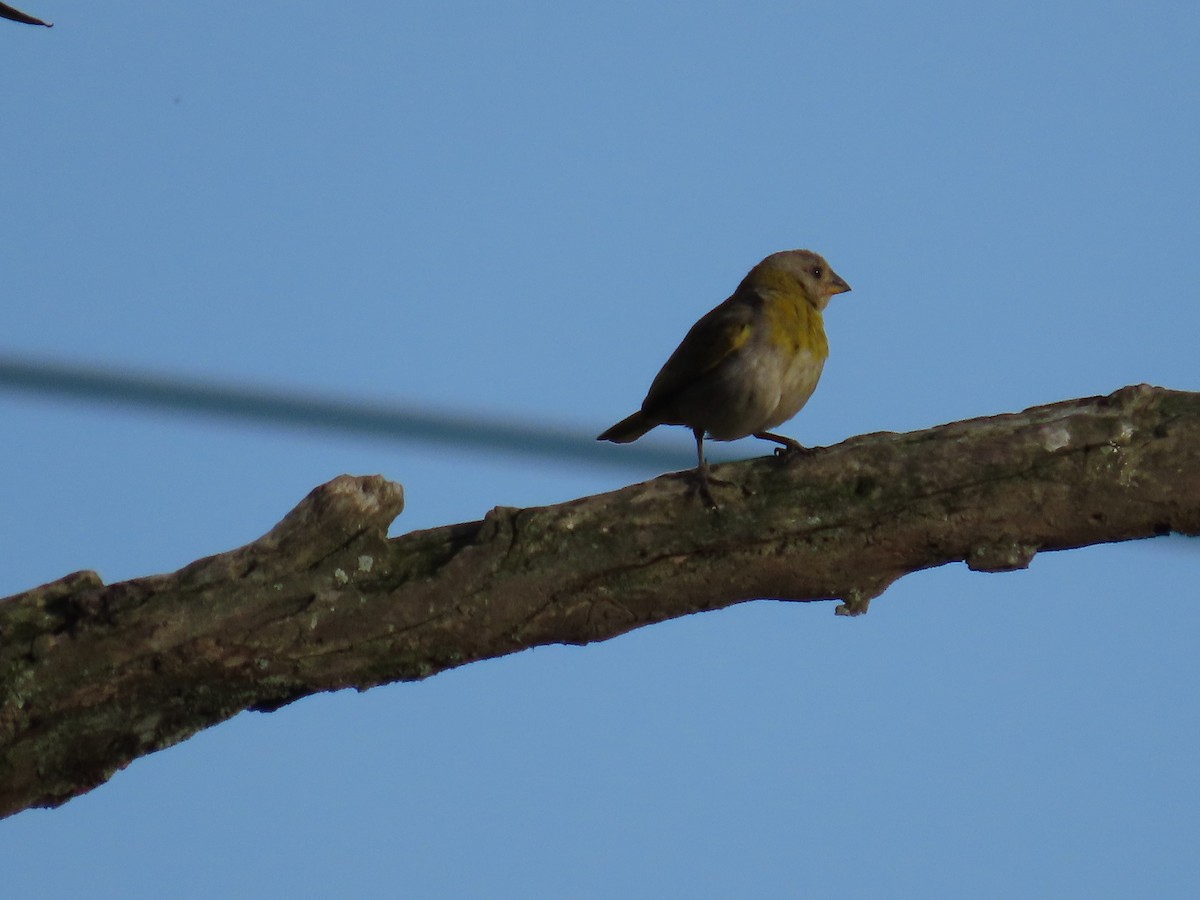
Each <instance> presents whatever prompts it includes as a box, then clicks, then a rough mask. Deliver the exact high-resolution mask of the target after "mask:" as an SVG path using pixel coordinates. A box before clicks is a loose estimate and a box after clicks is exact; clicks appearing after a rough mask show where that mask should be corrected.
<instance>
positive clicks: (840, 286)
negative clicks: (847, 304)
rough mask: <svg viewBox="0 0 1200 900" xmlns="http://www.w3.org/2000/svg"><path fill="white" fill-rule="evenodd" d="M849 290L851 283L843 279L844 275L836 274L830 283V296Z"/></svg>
mask: <svg viewBox="0 0 1200 900" xmlns="http://www.w3.org/2000/svg"><path fill="white" fill-rule="evenodd" d="M848 290H850V285H848V284H846V282H844V281H842V277H841V276H840V275H834V276H833V281H832V282H831V283H830V285H829V296H830V297H832V296H833V295H834V294H844V293H846V291H848Z"/></svg>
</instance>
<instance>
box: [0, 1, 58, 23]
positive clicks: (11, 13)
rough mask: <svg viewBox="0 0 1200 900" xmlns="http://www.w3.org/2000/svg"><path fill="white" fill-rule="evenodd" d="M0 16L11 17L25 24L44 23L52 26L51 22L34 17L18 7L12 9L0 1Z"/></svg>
mask: <svg viewBox="0 0 1200 900" xmlns="http://www.w3.org/2000/svg"><path fill="white" fill-rule="evenodd" d="M0 18H4V19H12V20H13V21H14V22H23V23H25V24H26V25H45V26H46V27H47V28H53V27H54V23H53V22H43V21H42V20H41V19H35V18H34V17H33V16H31V15H29V13H23V12H21V11H20V10H19V9H14V8H13V7H11V6H9V5H8V4H7V3H0Z"/></svg>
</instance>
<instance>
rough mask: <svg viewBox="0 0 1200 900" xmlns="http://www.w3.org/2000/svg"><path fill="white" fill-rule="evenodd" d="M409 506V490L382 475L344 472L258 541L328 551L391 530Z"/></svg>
mask: <svg viewBox="0 0 1200 900" xmlns="http://www.w3.org/2000/svg"><path fill="white" fill-rule="evenodd" d="M403 509H404V488H403V487H402V486H401V485H399V484H397V483H396V482H394V481H388V480H387V479H386V478H384V477H383V476H382V475H339V476H338V477H337V478H335V479H333V480H332V481H327V482H325V484H322V485H319V486H318V487H315V488H313V489H312V491H310V492H309V494H308V496H307V497H305V498H304V499H303V500H301V501H300V503H299V504H298V505H297V506H296V508H295V509H293V510H292V511H291V512H290V513H288V514H287V515H286V516H284V517H283V520H282V521H280V523H279V524H278V525H276V526H275V527H274V528H272V529H271V530H270V531H268V532H267V533H266V534H264V535H263V536H262V537H261V538H259V539H258V540H257V541H255V544H256V545H258V546H259V547H261V548H264V549H271V550H289V551H290V550H294V549H296V548H297V546H308V547H312V548H314V549H319V550H320V551H322V552H324V551H327V550H330V549H333V548H335V547H339V546H341V545H342V544H344V543H345V542H346V540H347V539H348V538H350V537H352V536H353V535H356V534H361V533H362V532H364V531H372V530H374V531H378V532H380V534H386V533H387V529H388V526H389V525H391V524H392V520H393V519H395V518H396V516H398V515H400V513H401V511H402V510H403Z"/></svg>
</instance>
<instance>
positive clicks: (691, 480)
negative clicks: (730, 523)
mask: <svg viewBox="0 0 1200 900" xmlns="http://www.w3.org/2000/svg"><path fill="white" fill-rule="evenodd" d="M713 485H716V486H718V487H738V486H739V485H738V484H737V483H736V482H733V481H726V480H725V479H724V478H713V476H712V475H710V474H708V473H707V472H703V471H700V470H699V469H695V470H693V471H692V472H690V473H688V493H689V494H696V495H698V496H699V497H700V500H701V501H702V502H703V503H704V505H705V506H707V507H708V508H709V509H720V508H721V506H720V504H719V503H717V500H716V498H715V497H714V496H713V492H712V488H713Z"/></svg>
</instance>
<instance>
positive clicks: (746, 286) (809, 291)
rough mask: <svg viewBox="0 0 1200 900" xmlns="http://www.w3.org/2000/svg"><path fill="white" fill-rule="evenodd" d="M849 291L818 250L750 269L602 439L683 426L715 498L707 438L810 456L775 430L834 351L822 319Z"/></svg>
mask: <svg viewBox="0 0 1200 900" xmlns="http://www.w3.org/2000/svg"><path fill="white" fill-rule="evenodd" d="M849 290H850V285H849V284H847V283H846V282H845V281H843V280H842V278H841V276H839V275H838V274H837V273H836V272H834V271H833V269H832V268H831V267H830V265H829V263H827V262H826V261H825V259H824V257H822V256H821V255H820V254H818V253H814V252H813V251H811V250H781V251H779V252H778V253H772V254H771V255H770V256H768V257H766V258H765V259H764V260H762V262H760V263H759V264H758V265H756V266H755V267H754V268H752V269H751V270H750V271H749V273H747V275H746V277H745V278H743V279H742V281H741V283H740V284H739V285H738V286H737V290H735V291H734V292H733V294H732V295H730V297H729V298H728V299H727V300H725V301H724V302H723V303H721V304H720V305H719V306H717V307H716V308H715V309H712V310H711V311H709V312H708V313H706V314H705V315H704V316H702V317H701V318H700V320H699V321H697V322H696V324H695V325H693V326H692V328H691V330H689V331H688V333H687V335H686V336H685V337H684V339H683V341H682V342H681V343H680V345H679V346H678V347H677V348H676V350H675V352H674V353H672V354H671V356H670V358H669V359H667V361H666V363H665V364H664V365H663V367H662V369H661V370H660V371H659V373H658V375H657V376H655V378H654V381H653V382H652V383H651V385H650V390H649V391H648V392H647V394H646V399H645V400H643V401H642V407H641V409H639V410H638V411H637V412H635V413H634V414H633V415H631V416H627V417H625V418H624V419H622V420H621V421H620V422H618V423H617V424H615V425H613V426H612V427H611V428H609V429H608V430H607V431H605V432H604V433H603V434H601V435H599V436H598V437H597V438H596V440H599V441H612V442H613V443H617V444H627V443H630V442H632V441H636V440H637V439H638V438H640V437H641V436H642V435H644V434H645V433H646V432H648V431H650V430H651V429H652V428H656V427H658V426H659V425H684V426H687V427H688V428H690V429H691V430H692V434H693V436H694V437H695V439H696V459H697V467H696V474H697V476H698V480H699V488H700V494H701V496H702V498H703V499H704V500H705V502H707V504H708V505H709V506H710V507H713V508H716V506H717V504H716V502H715V500H714V499H713V496H712V491H711V489H710V486H709V485H710V482H711V481H714V480H715V479H712V478H711V476H710V475H709V471H708V464H707V462H705V459H704V438H705V436H706V435H707V436H708V437H709V438H711V439H712V440H715V441H734V440H737V439H738V438H744V437H749V436H750V435H753V436H754V437H756V438H760V439H761V440H765V441H773V442H774V443H777V444H780V445H781V446H780V447H779V448H777V449H776V451H775V452H776V453H797V452H804V451H805V450H806V449H807V448H805V447H804V446H803V445H802V444H800V443H799V442H798V441H796V440H795V439H793V438H790V437H785V436H783V435H779V434H774V433H772V431H771V429H773V428H776V427H777V426H779V425H782V424H783V423H784V422H786V421H788V420H789V419H790V418H792V416H794V415H796V413H798V412H799V411H800V410H801V408H802V407H803V406H804V404H805V403H807V402H808V399H809V397H811V396H812V393H813V391H814V390H815V389H816V387H817V381H818V380H819V379H820V377H821V370H822V369H823V368H824V366H825V359H826V357H828V355H829V341H828V339H827V338H826V336H825V321H824V316H823V313H824V311H825V307H826V306H827V305H828V304H829V300H830V298H831V297H833V296H834V295H835V294H841V293H845V292H846V291H849Z"/></svg>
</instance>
